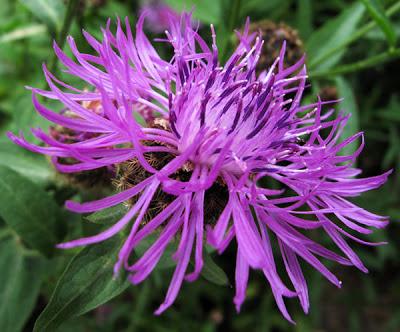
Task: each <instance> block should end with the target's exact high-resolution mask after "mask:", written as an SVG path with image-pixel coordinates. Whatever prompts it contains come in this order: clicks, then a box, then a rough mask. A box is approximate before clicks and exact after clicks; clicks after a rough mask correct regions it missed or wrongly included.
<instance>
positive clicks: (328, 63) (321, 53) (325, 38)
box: [306, 3, 365, 70]
mask: <svg viewBox="0 0 400 332" xmlns="http://www.w3.org/2000/svg"><path fill="white" fill-rule="evenodd" d="M364 10H365V8H364V6H363V5H362V4H360V3H355V4H354V5H353V6H351V7H350V8H348V9H346V10H344V11H343V12H342V13H341V14H340V15H339V16H337V17H335V18H334V19H331V20H329V21H327V23H325V24H324V25H323V26H322V27H321V28H319V29H318V30H316V31H315V32H314V33H313V34H312V35H311V36H310V38H309V39H308V41H307V42H306V54H307V61H308V64H309V67H310V68H312V69H313V70H316V69H318V70H321V69H328V68H331V67H332V66H334V65H336V64H337V63H338V62H339V61H340V59H341V58H342V56H343V55H344V53H345V51H346V49H345V48H343V49H341V50H340V51H337V52H335V53H334V54H332V55H331V56H329V57H328V58H327V59H326V60H324V61H323V62H321V63H318V62H319V61H320V59H322V58H325V56H326V55H327V54H329V53H330V52H331V51H332V50H333V49H335V48H336V47H338V46H339V45H340V44H341V43H343V41H345V40H346V39H347V38H348V37H349V36H350V34H352V33H353V32H354V31H355V29H356V28H357V25H358V23H359V22H360V20H361V18H362V15H363V13H364ZM315 63H318V64H317V65H314V64H315Z"/></svg>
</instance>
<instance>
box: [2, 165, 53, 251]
mask: <svg viewBox="0 0 400 332" xmlns="http://www.w3.org/2000/svg"><path fill="white" fill-rule="evenodd" d="M0 201H1V204H0V216H1V217H2V218H3V219H4V221H5V222H6V223H7V224H8V225H9V226H10V227H11V228H12V229H13V230H14V231H15V232H16V233H17V234H18V236H20V237H21V239H22V240H23V241H25V242H26V243H28V244H29V245H30V246H31V247H32V248H34V249H37V250H39V251H40V252H41V253H43V254H45V255H50V254H51V253H52V252H53V250H54V248H55V245H56V243H57V242H58V240H59V237H60V235H61V234H59V233H60V231H59V229H60V228H58V225H57V223H59V222H60V220H58V219H59V217H60V215H61V210H60V209H59V207H58V206H57V204H56V203H55V201H54V200H53V199H52V198H51V197H50V196H49V195H48V194H47V193H46V192H45V191H44V190H43V189H42V188H41V187H39V186H38V185H37V184H35V183H33V182H31V181H29V180H28V179H27V178H25V177H23V176H21V175H20V174H18V173H17V172H15V171H13V170H11V169H10V168H7V167H4V166H0Z"/></svg>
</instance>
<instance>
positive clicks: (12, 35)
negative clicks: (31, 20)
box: [0, 24, 46, 44]
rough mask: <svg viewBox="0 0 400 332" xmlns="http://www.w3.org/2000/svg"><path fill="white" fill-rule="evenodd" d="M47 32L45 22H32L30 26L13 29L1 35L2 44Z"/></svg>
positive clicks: (0, 41) (0, 42)
mask: <svg viewBox="0 0 400 332" xmlns="http://www.w3.org/2000/svg"><path fill="white" fill-rule="evenodd" d="M45 32H46V27H45V26H44V25H43V24H31V25H28V26H24V27H19V28H17V29H15V30H13V31H10V32H7V33H4V34H2V35H0V44H2V43H9V42H12V41H15V40H20V39H25V38H30V37H34V36H37V35H41V34H43V33H45Z"/></svg>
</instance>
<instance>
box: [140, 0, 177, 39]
mask: <svg viewBox="0 0 400 332" xmlns="http://www.w3.org/2000/svg"><path fill="white" fill-rule="evenodd" d="M142 12H145V13H146V14H147V19H146V27H147V28H148V29H149V30H150V31H152V32H154V33H161V32H164V31H165V30H166V29H168V27H169V21H170V20H171V19H172V20H179V17H180V16H179V14H178V13H177V12H176V11H175V10H173V9H172V8H171V7H170V6H168V5H167V4H165V3H164V1H162V0H150V1H149V2H148V3H147V4H145V5H144V6H143V7H142Z"/></svg>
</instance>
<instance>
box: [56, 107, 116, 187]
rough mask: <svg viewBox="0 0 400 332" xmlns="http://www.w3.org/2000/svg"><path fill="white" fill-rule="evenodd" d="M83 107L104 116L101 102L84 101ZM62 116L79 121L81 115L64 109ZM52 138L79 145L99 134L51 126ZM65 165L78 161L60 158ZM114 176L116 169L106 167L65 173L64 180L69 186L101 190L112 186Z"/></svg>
mask: <svg viewBox="0 0 400 332" xmlns="http://www.w3.org/2000/svg"><path fill="white" fill-rule="evenodd" d="M81 106H82V107H83V108H85V109H87V110H88V111H90V112H93V113H95V114H98V115H104V113H103V107H102V105H101V102H100V101H99V100H91V101H83V102H82V103H81ZM60 114H62V115H63V116H64V117H67V118H71V119H74V118H75V119H79V115H77V114H76V113H74V112H73V111H71V110H68V109H63V110H61V112H60ZM49 134H50V136H51V137H52V138H53V139H55V140H56V141H59V142H61V143H69V144H71V143H78V142H82V141H86V140H88V139H90V138H94V137H96V136H98V135H99V134H97V133H93V132H87V131H79V130H73V129H70V128H68V127H63V126H61V125H55V126H51V127H50V128H49ZM60 159H61V160H62V162H63V163H64V164H70V165H71V164H75V163H76V162H77V161H76V159H74V158H63V159H62V158H60ZM113 174H114V169H113V167H111V166H104V167H99V168H96V169H93V170H91V171H86V172H74V173H64V174H63V175H64V179H65V180H67V182H68V183H69V184H71V185H72V186H76V187H82V188H85V189H95V190H98V189H101V188H102V187H108V186H110V185H111V178H112V176H113Z"/></svg>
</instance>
